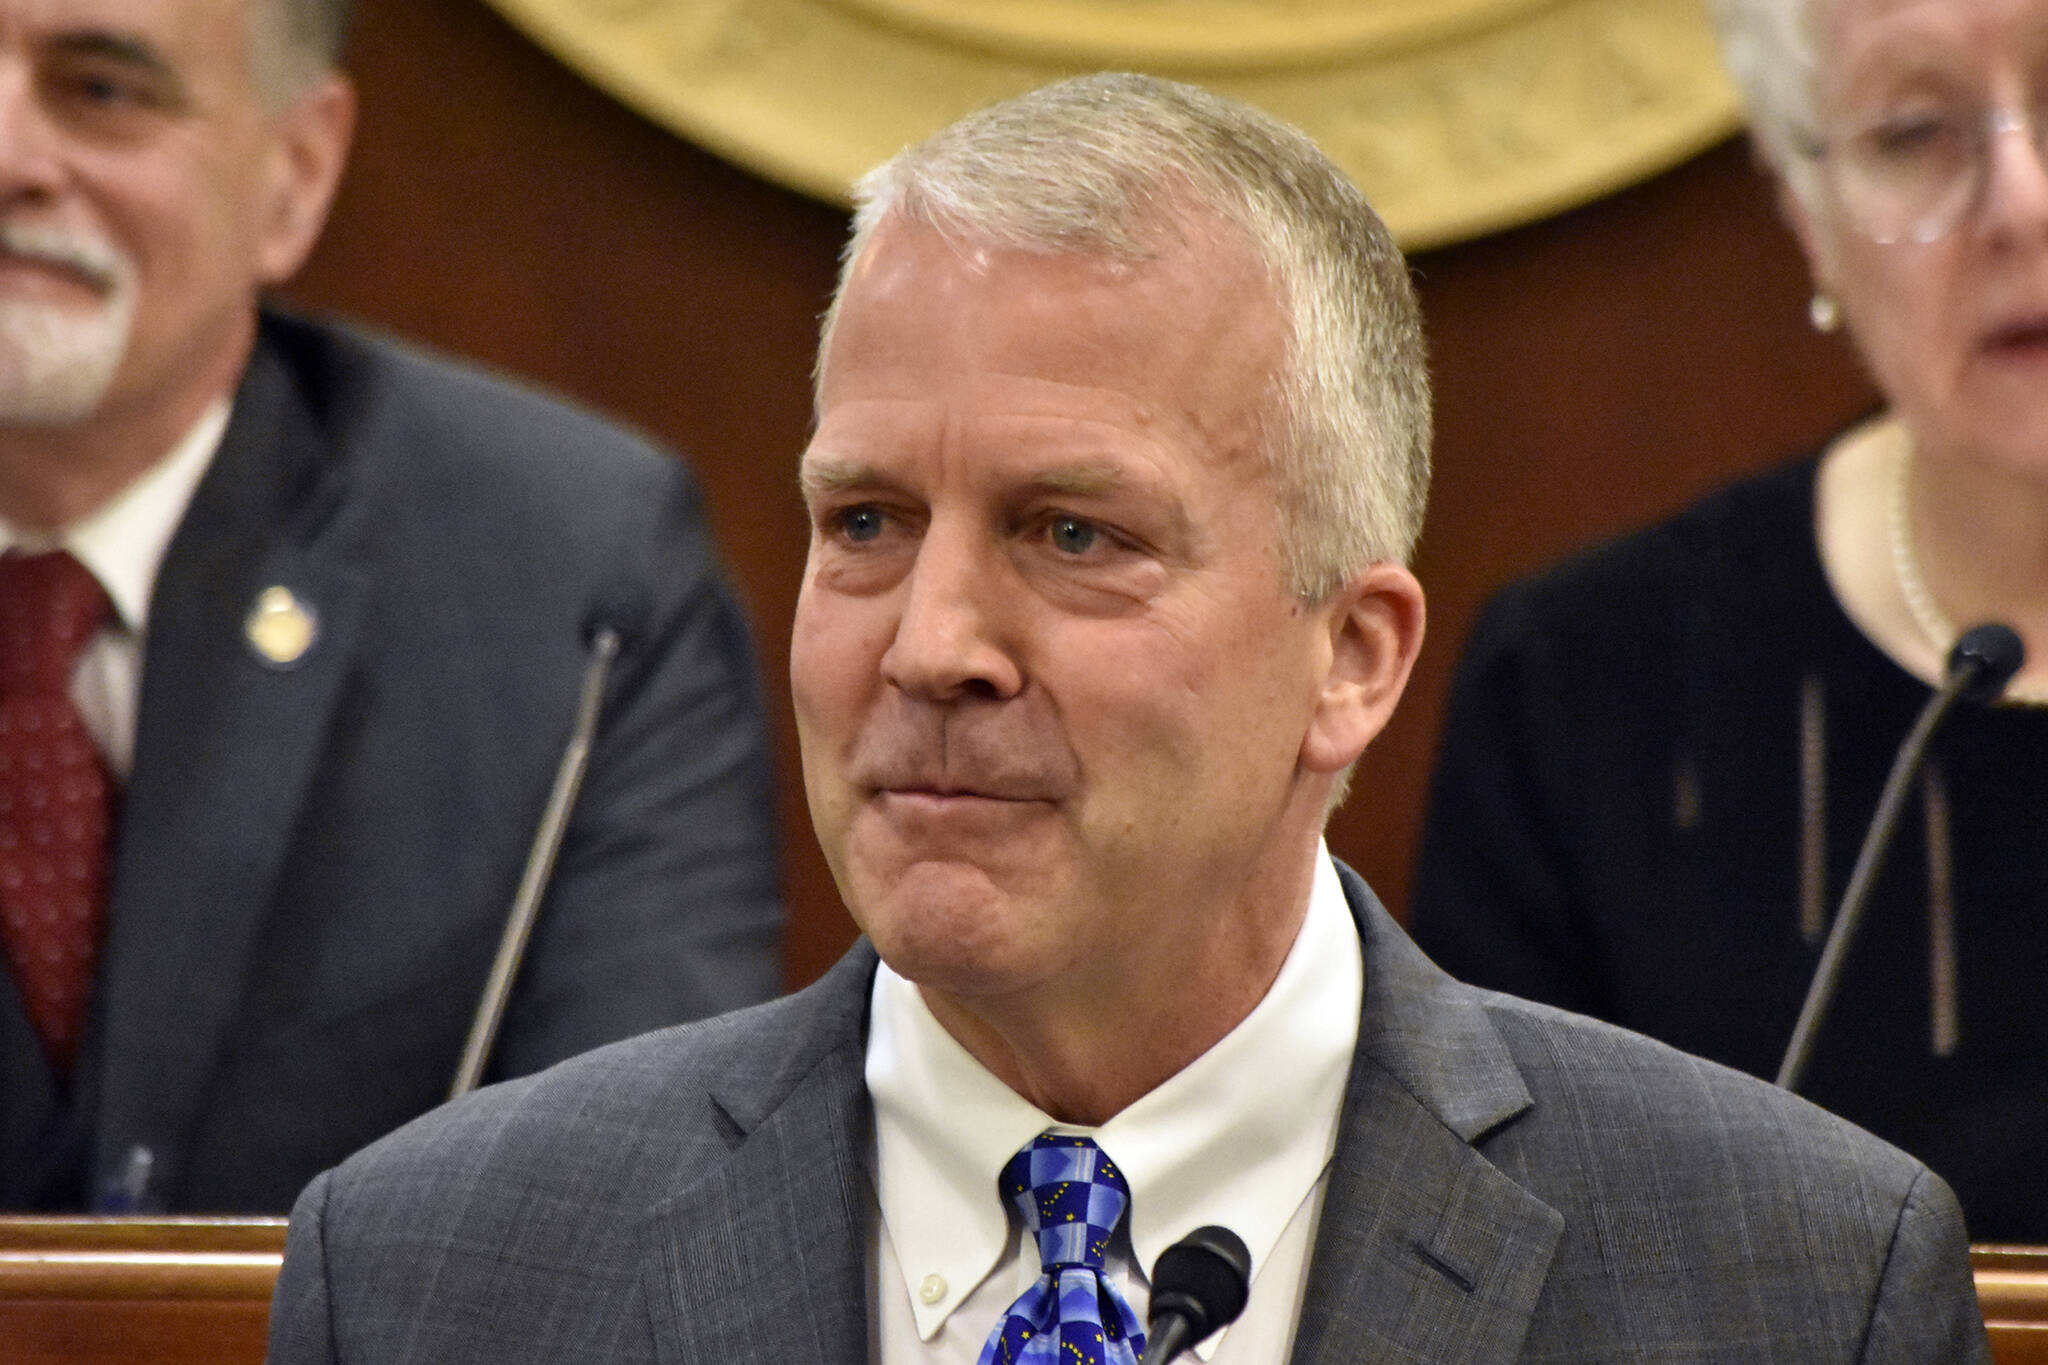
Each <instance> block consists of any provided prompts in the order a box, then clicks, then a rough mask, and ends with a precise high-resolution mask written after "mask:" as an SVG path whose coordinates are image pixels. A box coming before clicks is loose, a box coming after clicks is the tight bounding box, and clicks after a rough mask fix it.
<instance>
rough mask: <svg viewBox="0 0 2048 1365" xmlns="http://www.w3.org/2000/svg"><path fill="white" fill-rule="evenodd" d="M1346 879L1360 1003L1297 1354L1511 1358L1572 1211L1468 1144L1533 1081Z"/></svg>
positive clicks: (1307, 1359) (1480, 1363)
mask: <svg viewBox="0 0 2048 1365" xmlns="http://www.w3.org/2000/svg"><path fill="white" fill-rule="evenodd" d="M1344 883H1345V891H1346V894H1347V896H1348V897H1349V898H1350V900H1351V903H1352V909H1353V911H1354V912H1355V913H1356V914H1357V916H1358V919H1359V929H1360V933H1361V935H1362V938H1363V941H1364V950H1365V964H1366V970H1365V982H1366V985H1365V1005H1364V1009H1363V1012H1362V1014H1361V1017H1360V1024H1359V1039H1358V1051H1357V1055H1356V1057H1355V1058H1354V1060H1353V1063H1352V1073H1351V1082H1350V1086H1349V1089H1348V1091H1347V1093H1346V1096H1345V1102H1344V1116H1343V1120H1342V1122H1341V1124H1340V1126H1339V1129H1338V1137H1337V1152H1336V1156H1335V1158H1334V1160H1333V1161H1332V1164H1331V1171H1330V1183H1329V1189H1328V1193H1327V1196H1326V1199H1325V1202H1324V1205H1323V1215H1322V1221H1321V1223H1320V1225H1319V1227H1318V1230H1317V1234H1316V1246H1315V1253H1314V1257H1313V1259H1312V1260H1311V1262H1310V1272H1309V1283H1308V1287H1307V1292H1306V1294H1305V1296H1304V1300H1303V1306H1302V1313H1301V1319H1300V1323H1299V1326H1298V1328H1297V1331H1296V1338H1295V1350H1294V1357H1293V1358H1294V1360H1295V1362H1296V1365H1338V1362H1352V1361H1358V1360H1428V1361H1431V1362H1441V1363H1445V1365H1449V1363H1451V1362H1470V1365H1486V1363H1488V1362H1506V1361H1512V1360H1514V1359H1516V1358H1517V1356H1518V1355H1519V1353H1520V1350H1521V1345H1522V1341H1523V1338H1524V1336H1525V1335H1526V1334H1527V1332H1528V1327H1529V1320H1530V1316H1531V1314H1532V1313H1533V1312H1534V1311H1535V1306H1536V1301H1537V1298H1538V1296H1539V1295H1540V1294H1541V1292H1542V1289H1543V1283H1544V1280H1545V1278H1546V1277H1547V1275H1548V1272H1549V1268H1550V1262H1551V1258H1552V1257H1553V1255H1554V1254H1555V1252H1556V1249H1557V1243H1558V1239H1559V1237H1560V1236H1561V1234H1562V1233H1563V1230H1564V1219H1563V1216H1562V1215H1561V1214H1559V1213H1558V1212H1557V1211H1556V1210H1555V1209H1552V1208H1551V1207H1550V1206H1549V1205H1547V1204H1545V1203H1543V1202H1542V1201H1541V1200H1539V1199H1537V1198H1536V1197H1535V1196H1533V1195H1531V1194H1529V1193H1528V1192H1527V1191H1526V1190H1524V1189H1522V1188H1521V1187H1520V1186H1519V1185H1517V1184H1515V1183H1514V1181H1513V1180H1511V1179H1510V1178H1509V1177H1508V1176H1506V1175H1505V1174H1503V1173H1502V1172H1501V1171H1500V1170H1498V1169H1497V1168H1495V1167H1494V1166H1493V1165H1492V1163H1490V1162H1488V1161H1487V1160H1486V1159H1485V1158H1484V1157H1483V1156H1481V1155H1480V1154H1479V1152H1478V1151H1476V1150H1475V1149H1474V1147H1473V1145H1472V1144H1473V1143H1474V1142H1476V1141H1477V1140H1478V1139H1480V1138H1481V1137H1483V1136H1484V1135H1485V1134H1487V1133H1489V1132H1491V1131H1493V1130H1495V1129H1497V1128H1499V1127H1500V1126H1501V1125H1503V1124H1507V1123H1512V1122H1514V1120H1515V1119H1516V1117H1517V1116H1519V1115H1520V1114H1522V1113H1523V1112H1525V1111H1526V1110H1527V1109H1528V1107H1529V1105H1530V1103H1531V1100H1530V1097H1529V1093H1528V1090H1527V1088H1526V1087H1525V1086H1524V1085H1523V1084H1522V1080H1521V1076H1520V1074H1519V1072H1518V1071H1517V1069H1516V1067H1515V1066H1514V1063H1513V1061H1512V1060H1511V1059H1510V1057H1509V1055H1508V1053H1507V1050H1506V1047H1505V1046H1504V1045H1503V1044H1502V1043H1501V1041H1500V1039H1499V1037H1498V1036H1497V1035H1496V1034H1495V1032H1494V1029H1493V1026H1492V1024H1491V1022H1490V1021H1489V1020H1488V1019H1487V1017H1486V1014H1485V1011H1484V1010H1483V1009H1482V1008H1480V1006H1479V1004H1478V998H1477V996H1476V995H1475V994H1474V993H1473V992H1471V991H1469V990H1467V989H1466V988H1464V987H1461V986H1459V985H1457V984H1456V983H1455V982H1453V981H1452V980H1451V979H1450V978H1449V977H1446V976H1444V975H1443V973H1441V972H1440V971H1438V970H1437V969H1436V968H1435V967H1434V966H1433V965H1432V964H1431V963H1430V962H1429V961H1428V959H1426V958H1425V957H1423V956H1422V954H1421V952H1420V951H1419V950H1417V949H1416V948H1415V946H1414V945H1413V944H1412V943H1410V942H1409V941H1408V939H1407V937H1406V936H1405V935H1403V934H1402V933H1401V932H1400V930H1399V929H1397V928H1395V927H1394V924H1393V922H1392V921H1391V920H1390V919H1388V917H1387V914H1386V911H1385V910H1383V909H1381V908H1380V906H1379V903H1378V902H1377V901H1376V900H1375V899H1374V898H1373V896H1372V893H1371V892H1370V891H1368V890H1366V888H1365V884H1364V883H1363V882H1361V881H1359V880H1358V879H1357V877H1356V876H1355V875H1352V874H1351V873H1350V871H1349V869H1345V870H1344Z"/></svg>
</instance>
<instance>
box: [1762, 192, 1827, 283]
mask: <svg viewBox="0 0 2048 1365" xmlns="http://www.w3.org/2000/svg"><path fill="white" fill-rule="evenodd" d="M1776 179H1777V185H1778V215H1779V216H1780V217H1782V218H1783V219H1784V220H1785V224H1786V226H1788V227H1790V228H1791V229H1792V235H1793V236H1794V237H1796V238H1798V239H1799V250H1800V252H1801V254H1803V255H1804V256H1805V257H1806V273H1807V274H1808V275H1810V276H1811V277H1812V279H1813V287H1814V288H1815V289H1820V290H1826V291H1828V292H1830V293H1832V292H1833V291H1834V287H1835V247H1834V237H1833V236H1832V234H1831V233H1830V232H1829V230H1828V224H1827V223H1826V222H1824V221H1823V220H1822V218H1821V216H1820V214H1819V212H1818V210H1816V209H1815V208H1814V207H1813V206H1812V205H1810V204H1808V203H1807V201H1806V200H1805V198H1804V197H1802V196H1801V195H1800V193H1799V192H1798V191H1797V190H1795V189H1793V188H1792V185H1791V182H1790V181H1788V180H1786V179H1785V177H1784V176H1782V175H1780V176H1778V177H1776Z"/></svg>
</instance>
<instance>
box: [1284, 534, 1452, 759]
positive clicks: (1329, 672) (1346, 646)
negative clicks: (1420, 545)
mask: <svg viewBox="0 0 2048 1365" xmlns="http://www.w3.org/2000/svg"><path fill="white" fill-rule="evenodd" d="M1323 611H1324V612H1325V613H1326V617H1325V619H1326V621H1327V623H1328V626H1329V631H1330V652H1329V663H1328V666H1327V669H1326V671H1325V673H1324V676H1323V682H1322V687H1321V689H1320V690H1319V692H1318V694H1317V697H1316V705H1315V713H1314V715H1313V716H1312V717H1311V718H1310V720H1309V727H1308V733H1307V734H1306V735H1305V736H1304V737H1303V738H1302V742H1301V762H1302V766H1303V767H1305V768H1308V769H1309V770H1310V771H1312V772H1328V773H1334V772H1340V771H1342V770H1343V769H1344V768H1345V767H1347V766H1348V765H1350V764H1351V763H1352V762H1353V761H1354V760H1355V759H1357V757H1358V756H1359V755H1360V754H1362V753H1364V752H1365V746H1366V745H1367V744H1369V743H1371V742H1372V740H1373V737H1374V736H1376V735H1378V734H1379V732H1380V731H1381V730H1382V729H1384V728H1385V727H1386V724H1387V721H1388V720H1389V719H1390V718H1391V717H1392V716H1393V714H1394V704H1395V703H1396V702H1398V701H1400V700H1401V692H1402V690H1403V689H1404V688H1406V687H1407V686H1408V674H1409V671H1410V670H1411V669H1413V668H1414V667H1415V656H1416V655H1417V654H1418V653H1420V652H1421V649H1422V629H1423V617H1424V611H1423V604H1422V585H1421V584H1420V583H1418V582H1416V581H1415V575H1414V574H1412V573H1410V572H1408V570H1406V569H1404V568H1402V567H1401V566H1400V565H1399V564H1371V565H1367V566H1366V567H1365V568H1363V569H1361V570H1359V571H1358V572H1357V573H1356V574H1354V575H1352V577H1351V578H1350V579H1348V580H1346V582H1345V583H1344V585H1343V586H1342V587H1340V588H1339V589H1338V590H1337V591H1336V593H1335V594H1333V595H1332V596H1331V598H1330V599H1329V600H1328V601H1327V602H1325V603H1324V604H1323Z"/></svg>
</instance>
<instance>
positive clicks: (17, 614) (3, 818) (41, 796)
mask: <svg viewBox="0 0 2048 1365" xmlns="http://www.w3.org/2000/svg"><path fill="white" fill-rule="evenodd" d="M110 610H111V608H110V606H109V604H108V602H107V594H106V592H105V590H104V589H102V588H101V587H100V585H99V580H97V579H95V578H94V577H93V576H92V573H91V571H90V570H88V569H87V568H86V567H85V566H84V565H82V564H80V563H79V562H78V561H77V560H75V559H73V558H72V557H71V556H70V555H68V554H65V553H64V552H63V551H61V550H58V551H53V552H51V553H48V554H34V555H22V554H7V555H4V556H0V944H4V946H5V948H6V951H7V965H8V967H9V968H11V969H12V971H13V973H14V980H15V984H16V985H17V986H18V987H19V988H20V990H21V997H22V1002H23V1004H24V1005H26V1006H27V1009H28V1017H29V1022H30V1023H31V1024H33V1025H34V1026H35V1030H36V1032H37V1034H38V1035H40V1036H41V1038H42V1040H43V1047H44V1049H45V1050H46V1051H47V1052H48V1053H49V1056H50V1061H51V1063H52V1064H53V1065H54V1066H55V1067H56V1068H57V1069H58V1071H59V1072H60V1073H63V1074H67V1075H68V1074H69V1072H70V1069H71V1063H72V1061H73V1059H74V1058H75V1057H76V1056H77V1053H78V1035H79V1033H80V1031H81V1030H82V1029H83V1028H84V1025H85V1005H86V999H87V997H88V996H89V995H90V993H91V990H92V972H93V959H94V957H95V956H96V955H97V953H98V951H99V941H100V920H101V917H102V915H103V914H104V912H105V905H106V893H107V827H108V824H109V819H110V812H109V804H110V797H111V793H112V790H113V784H112V782H111V781H110V780H109V778H108V776H107V769H106V765H105V763H104V761H103V760H102V759H101V758H100V754H99V750H98V749H97V748H96V747H95V746H94V745H93V742H92V737H91V735H89V734H88V733H87V732H86V729H85V724H84V722H83V721H82V720H81V719H80V718H79V715H78V708H77V706H76V705H74V704H73V702H72V700H71V670H72V665H73V664H74V663H75V662H76V661H77V659H78V652H79V650H81V649H82V648H84V647H85V643H86V641H87V640H90V639H91V638H92V635H93V632H94V631H96V630H98V629H99V627H100V625H101V623H102V622H104V621H105V620H106V619H107V616H108V613H109V611H110Z"/></svg>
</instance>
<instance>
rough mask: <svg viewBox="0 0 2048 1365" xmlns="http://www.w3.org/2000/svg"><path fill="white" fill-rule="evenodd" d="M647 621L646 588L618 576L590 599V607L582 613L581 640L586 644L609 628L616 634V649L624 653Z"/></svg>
mask: <svg viewBox="0 0 2048 1365" xmlns="http://www.w3.org/2000/svg"><path fill="white" fill-rule="evenodd" d="M646 625H647V590H646V589H645V588H643V587H641V586H640V585H639V584H638V583H630V582H627V581H626V580H625V579H618V580H615V581H614V582H611V583H607V584H605V585H604V587H603V588H602V589H600V590H599V591H598V593H597V595H596V596H595V597H593V598H592V599H591V601H590V610H588V611H586V612H585V613H584V614H583V644H584V647H585V648H588V647H589V646H590V643H591V642H592V641H593V640H595V639H596V638H597V636H598V632H600V631H603V630H607V629H608V630H610V631H611V632H612V634H614V635H616V636H617V637H618V640H619V652H620V653H624V652H625V651H626V649H627V648H628V647H629V646H630V645H631V644H632V643H633V641H634V640H635V639H637V638H638V637H639V634H640V632H641V631H642V630H643V629H644V628H645V627H646Z"/></svg>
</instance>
